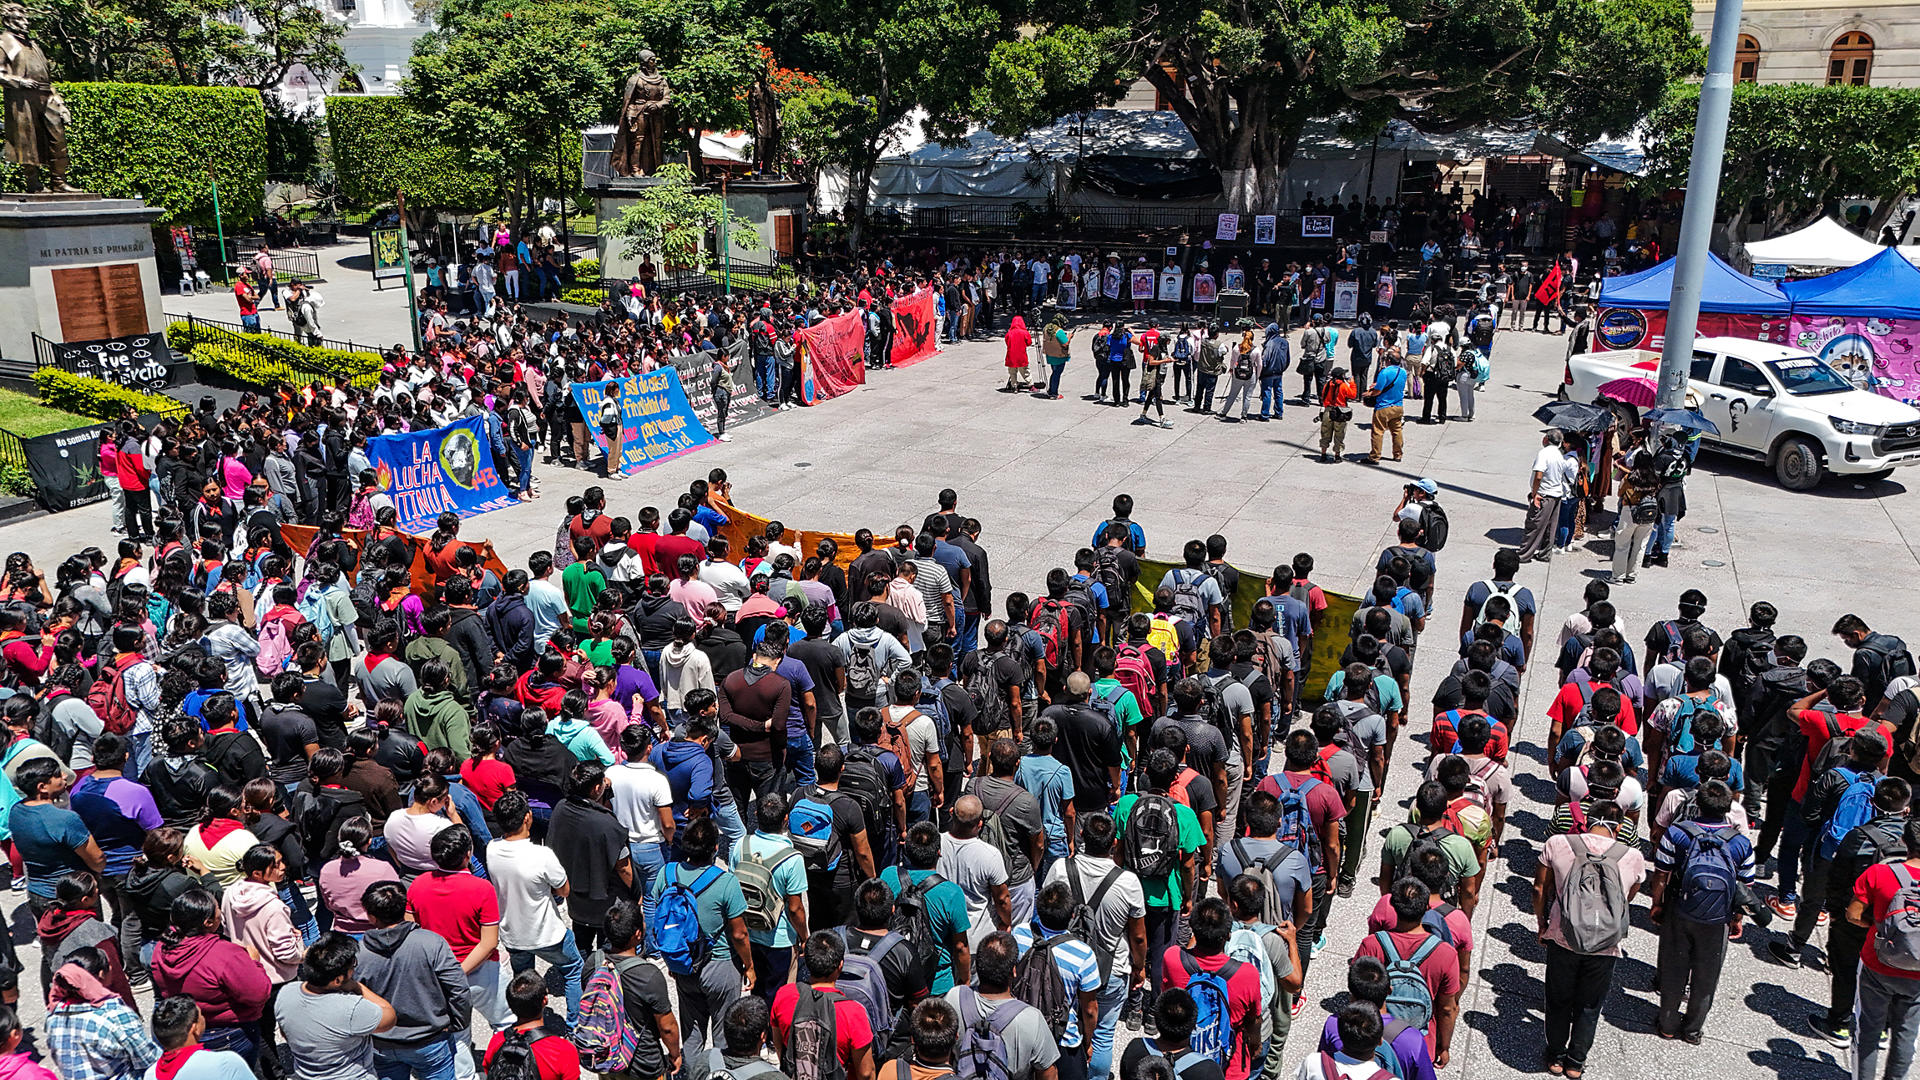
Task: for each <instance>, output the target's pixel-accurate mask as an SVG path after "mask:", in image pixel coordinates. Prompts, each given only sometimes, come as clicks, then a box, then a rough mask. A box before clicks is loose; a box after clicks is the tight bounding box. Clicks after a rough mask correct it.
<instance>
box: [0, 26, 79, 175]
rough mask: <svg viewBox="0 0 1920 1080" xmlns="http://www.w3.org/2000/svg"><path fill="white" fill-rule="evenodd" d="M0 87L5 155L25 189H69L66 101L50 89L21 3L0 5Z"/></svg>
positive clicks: (49, 70) (45, 65) (50, 71)
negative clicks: (21, 176) (16, 167)
mask: <svg viewBox="0 0 1920 1080" xmlns="http://www.w3.org/2000/svg"><path fill="white" fill-rule="evenodd" d="M0 90H3V92H4V101H5V105H6V124H7V160H9V161H12V162H16V163H18V164H19V165H20V166H21V170H22V172H24V173H25V178H26V188H27V190H28V191H39V190H40V189H41V176H42V174H43V173H44V174H45V176H46V177H47V179H48V184H47V187H48V189H50V190H52V191H61V192H66V191H74V190H76V189H75V188H73V187H71V186H69V185H68V184H67V121H68V120H69V119H71V117H70V116H69V115H68V114H67V103H66V102H64V101H62V100H60V95H59V94H57V93H55V92H54V89H53V69H52V66H51V65H49V64H48V63H47V54H46V53H44V52H41V51H40V46H38V45H36V44H34V42H33V38H32V37H31V36H29V33H28V24H27V9H26V8H25V7H23V6H21V5H19V4H16V3H10V4H7V5H5V6H4V7H0Z"/></svg>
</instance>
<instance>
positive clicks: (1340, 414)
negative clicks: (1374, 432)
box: [1301, 352, 1360, 462]
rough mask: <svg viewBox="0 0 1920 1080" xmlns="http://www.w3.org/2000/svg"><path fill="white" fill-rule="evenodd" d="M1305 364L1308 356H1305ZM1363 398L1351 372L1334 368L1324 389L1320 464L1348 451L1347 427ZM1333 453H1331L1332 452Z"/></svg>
mask: <svg viewBox="0 0 1920 1080" xmlns="http://www.w3.org/2000/svg"><path fill="white" fill-rule="evenodd" d="M1301 356H1302V361H1301V362H1302V363H1305V356H1306V354H1305V353H1304V352H1302V354H1301ZM1359 395H1360V391H1359V388H1358V387H1356V386H1354V385H1353V380H1352V379H1349V378H1347V369H1346V368H1343V367H1337V368H1334V369H1333V370H1332V371H1331V372H1329V373H1328V374H1327V381H1326V385H1325V386H1323V387H1321V389H1320V460H1321V461H1323V462H1327V461H1334V460H1336V459H1338V458H1339V457H1341V456H1342V455H1343V454H1344V453H1345V452H1346V449H1347V424H1348V423H1349V422H1351V421H1352V420H1353V399H1354V398H1356V397H1358V396H1359ZM1329 447H1331V448H1332V452H1331V453H1329V452H1328V448H1329Z"/></svg>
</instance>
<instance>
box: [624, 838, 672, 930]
mask: <svg viewBox="0 0 1920 1080" xmlns="http://www.w3.org/2000/svg"><path fill="white" fill-rule="evenodd" d="M627 851H628V852H629V853H630V854H631V855H632V856H633V887H634V890H635V891H636V892H638V893H639V894H640V910H641V912H642V913H643V915H644V917H645V920H646V927H647V929H648V930H651V929H653V905H654V899H653V879H654V878H656V877H658V876H659V875H660V871H661V870H663V869H665V868H666V865H667V846H666V845H665V844H663V843H661V842H660V841H658V840H653V841H645V840H629V841H628V842H627Z"/></svg>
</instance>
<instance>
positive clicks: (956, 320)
mask: <svg viewBox="0 0 1920 1080" xmlns="http://www.w3.org/2000/svg"><path fill="white" fill-rule="evenodd" d="M945 336H946V339H947V340H948V341H949V342H953V341H959V340H960V313H959V312H957V311H949V312H947V317H946V331H945Z"/></svg>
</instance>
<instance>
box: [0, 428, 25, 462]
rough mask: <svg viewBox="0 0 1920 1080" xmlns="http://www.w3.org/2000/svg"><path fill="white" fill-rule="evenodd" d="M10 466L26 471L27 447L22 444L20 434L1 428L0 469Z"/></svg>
mask: <svg viewBox="0 0 1920 1080" xmlns="http://www.w3.org/2000/svg"><path fill="white" fill-rule="evenodd" d="M9 468H18V469H20V470H21V471H22V472H25V471H26V468H27V448H26V447H24V446H21V445H20V436H18V435H15V434H14V433H13V432H11V431H8V430H7V429H6V428H0V469H9Z"/></svg>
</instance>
